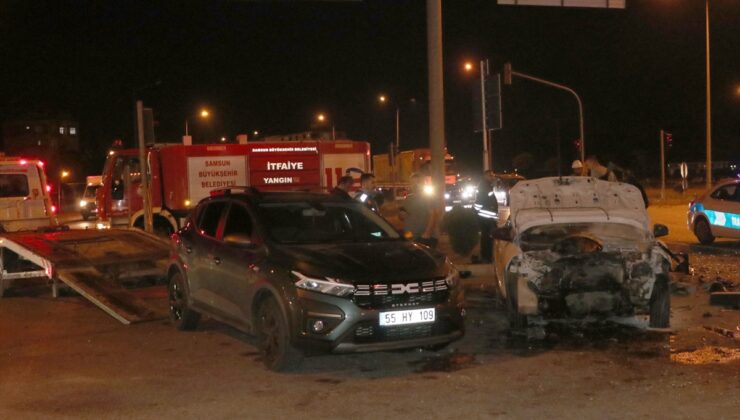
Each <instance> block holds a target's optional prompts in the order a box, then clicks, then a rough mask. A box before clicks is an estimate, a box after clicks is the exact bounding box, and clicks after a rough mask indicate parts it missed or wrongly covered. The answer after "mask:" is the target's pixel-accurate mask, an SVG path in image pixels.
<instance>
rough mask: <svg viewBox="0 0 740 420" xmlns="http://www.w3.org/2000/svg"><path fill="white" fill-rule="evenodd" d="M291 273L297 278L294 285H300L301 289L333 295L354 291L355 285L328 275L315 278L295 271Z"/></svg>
mask: <svg viewBox="0 0 740 420" xmlns="http://www.w3.org/2000/svg"><path fill="white" fill-rule="evenodd" d="M291 273H293V275H294V276H296V277H297V278H298V281H296V282H295V286H296V287H300V288H301V289H306V290H310V291H312V292H319V293H324V294H327V295H334V296H347V295H351V294H352V293H354V292H355V286H353V285H351V284H347V283H342V282H340V281H339V280H337V279H332V278H329V277H325V278H324V279H317V278H313V277H308V276H306V275H303V274H301V273H299V272H297V271H291Z"/></svg>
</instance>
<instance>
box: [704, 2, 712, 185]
mask: <svg viewBox="0 0 740 420" xmlns="http://www.w3.org/2000/svg"><path fill="white" fill-rule="evenodd" d="M705 17H706V25H705V26H706V35H707V36H706V44H707V174H706V178H707V182H706V184H707V189H710V188H712V77H711V71H710V66H709V0H706V7H705Z"/></svg>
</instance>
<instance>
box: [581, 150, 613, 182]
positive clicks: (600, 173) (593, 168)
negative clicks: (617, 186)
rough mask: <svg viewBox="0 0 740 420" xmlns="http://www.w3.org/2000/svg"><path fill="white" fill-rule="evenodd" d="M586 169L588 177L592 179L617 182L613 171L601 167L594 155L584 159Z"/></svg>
mask: <svg viewBox="0 0 740 420" xmlns="http://www.w3.org/2000/svg"><path fill="white" fill-rule="evenodd" d="M586 168H588V172H589V175H591V176H592V177H594V178H598V179H601V180H604V181H612V182H616V181H619V179H618V178H617V175H616V174H615V173H614V171H612V170H610V169H609V168H607V167H606V166H604V165H602V164H601V162H599V159H598V158H597V157H596V156H595V155H591V156H589V157H587V158H586Z"/></svg>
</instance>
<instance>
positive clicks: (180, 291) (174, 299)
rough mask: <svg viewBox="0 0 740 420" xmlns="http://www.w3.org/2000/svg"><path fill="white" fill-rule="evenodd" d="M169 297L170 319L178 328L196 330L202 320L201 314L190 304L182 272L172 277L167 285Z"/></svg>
mask: <svg viewBox="0 0 740 420" xmlns="http://www.w3.org/2000/svg"><path fill="white" fill-rule="evenodd" d="M167 297H168V300H169V304H170V305H169V306H170V319H171V320H172V323H173V324H175V328H177V329H178V330H194V329H195V328H196V327H197V326H198V321H200V314H199V313H198V312H195V311H193V310H192V309H190V307H189V306H188V294H187V290H186V289H185V281H184V279H183V277H182V274H180V273H177V274H175V275H173V276H172V277H170V282H169V285H168V286H167Z"/></svg>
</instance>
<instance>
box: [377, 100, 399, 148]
mask: <svg viewBox="0 0 740 420" xmlns="http://www.w3.org/2000/svg"><path fill="white" fill-rule="evenodd" d="M378 102H380V103H381V104H384V103H386V102H388V96H386V95H384V94H382V93H381V94H380V95H378ZM394 104H395V105H396V153H398V151H399V150H401V149H400V147H401V107H400V106H399V105H398V102H397V101H395V102H394Z"/></svg>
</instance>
